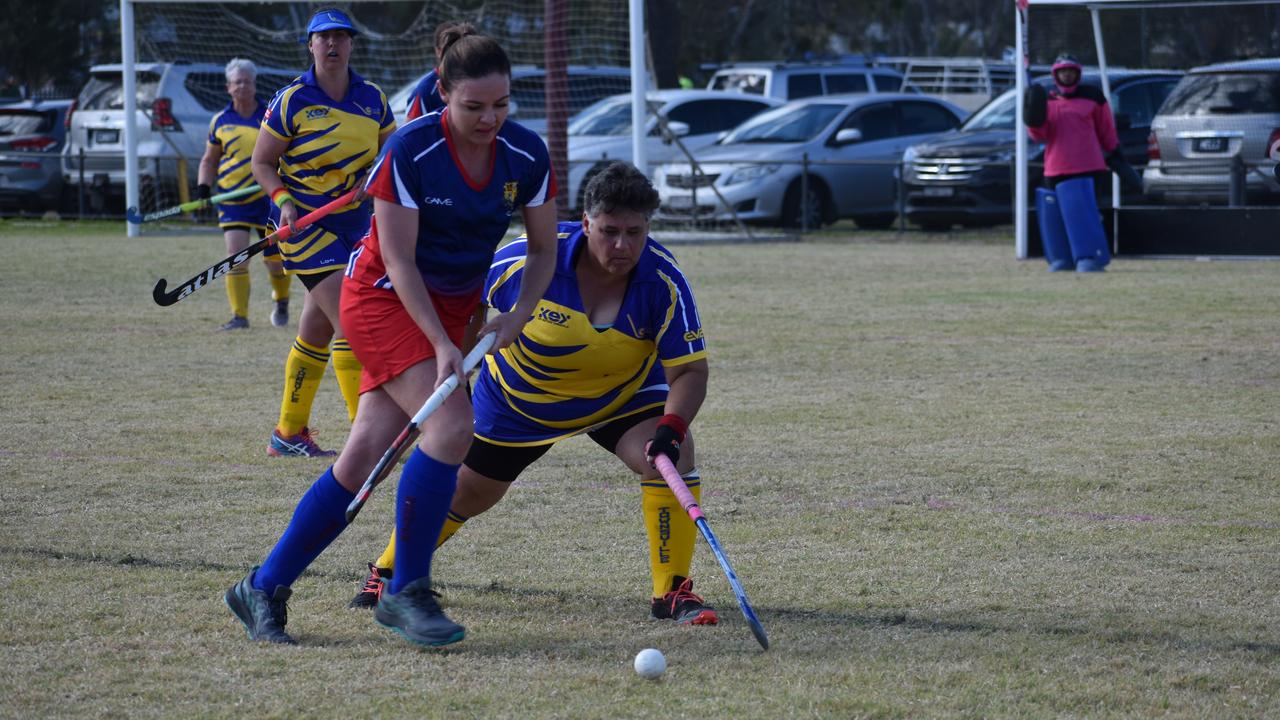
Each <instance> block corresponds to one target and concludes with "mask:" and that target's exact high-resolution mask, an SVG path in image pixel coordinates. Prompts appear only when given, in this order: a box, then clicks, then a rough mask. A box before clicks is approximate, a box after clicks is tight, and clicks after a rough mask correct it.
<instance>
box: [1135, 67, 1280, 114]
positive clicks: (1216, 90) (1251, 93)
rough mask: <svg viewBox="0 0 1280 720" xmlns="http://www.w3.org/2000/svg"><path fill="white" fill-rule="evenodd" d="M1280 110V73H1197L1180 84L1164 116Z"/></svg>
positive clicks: (1171, 97)
mask: <svg viewBox="0 0 1280 720" xmlns="http://www.w3.org/2000/svg"><path fill="white" fill-rule="evenodd" d="M1275 112H1280V73H1258V72H1250V73H1246V72H1241V73H1203V74H1200V73H1197V74H1194V75H1187V76H1186V77H1184V78H1183V79H1182V82H1180V83H1178V85H1177V87H1175V88H1174V89H1173V92H1172V93H1170V94H1169V98H1168V99H1167V100H1165V103H1164V106H1163V107H1161V108H1160V114H1161V115H1232V114H1240V113H1275Z"/></svg>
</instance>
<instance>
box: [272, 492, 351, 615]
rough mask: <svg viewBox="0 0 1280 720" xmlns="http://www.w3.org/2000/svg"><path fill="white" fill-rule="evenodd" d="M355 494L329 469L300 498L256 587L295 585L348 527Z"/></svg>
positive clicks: (273, 587)
mask: <svg viewBox="0 0 1280 720" xmlns="http://www.w3.org/2000/svg"><path fill="white" fill-rule="evenodd" d="M355 496H356V495H355V493H353V492H351V491H349V490H347V489H346V488H344V487H342V485H340V484H338V480H337V478H335V477H334V476H333V468H332V467H330V468H329V469H328V470H325V471H324V474H323V475H321V476H320V477H319V478H317V479H316V481H315V482H314V483H312V485H311V489H309V490H307V492H306V494H305V495H303V496H302V499H301V500H299V501H298V507H297V509H296V510H294V511H293V519H292V520H290V521H289V527H287V528H285V531H284V534H283V535H281V536H280V539H279V540H278V541H277V542H276V546H275V547H274V548H272V549H271V553H270V554H269V555H267V559H266V560H264V561H263V562H262V567H260V568H258V572H257V573H255V574H254V576H253V587H255V588H257V589H258V590H262V591H263V592H266V593H267V594H271V593H273V592H275V589H276V586H277V585H284V586H285V587H289V586H291V585H293V583H294V581H295V580H297V579H298V576H299V575H301V574H302V571H303V570H306V569H307V566H308V565H310V564H311V563H312V562H313V561H314V560H315V559H316V558H317V557H319V556H320V553H322V552H324V549H325V548H327V547H329V544H330V543H332V542H333V541H334V540H335V539H337V537H338V535H340V534H342V531H343V529H345V528H346V527H347V505H349V504H350V503H351V500H352V499H353V498H355Z"/></svg>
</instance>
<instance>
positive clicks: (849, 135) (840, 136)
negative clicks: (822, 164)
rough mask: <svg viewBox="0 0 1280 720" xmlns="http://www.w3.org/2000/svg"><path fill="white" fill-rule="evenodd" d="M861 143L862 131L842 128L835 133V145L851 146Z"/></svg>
mask: <svg viewBox="0 0 1280 720" xmlns="http://www.w3.org/2000/svg"><path fill="white" fill-rule="evenodd" d="M856 142H862V131H861V130H859V129H858V128H844V129H842V130H837V131H836V142H835V144H836V145H852V144H853V143H856Z"/></svg>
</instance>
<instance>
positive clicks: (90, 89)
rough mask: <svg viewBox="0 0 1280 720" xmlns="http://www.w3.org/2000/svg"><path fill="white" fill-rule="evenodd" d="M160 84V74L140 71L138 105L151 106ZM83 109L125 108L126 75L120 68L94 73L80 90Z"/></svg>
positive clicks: (80, 104)
mask: <svg viewBox="0 0 1280 720" xmlns="http://www.w3.org/2000/svg"><path fill="white" fill-rule="evenodd" d="M159 86H160V76H159V75H158V74H156V73H153V72H140V73H138V84H137V89H138V101H137V102H138V106H139V107H140V108H142V109H144V110H145V109H148V108H150V107H151V105H152V102H153V101H154V100H155V98H156V89H157V88H158V87H159ZM79 108H80V109H81V110H123V109H124V76H123V74H122V73H121V72H120V71H119V70H115V71H106V72H100V73H94V74H93V76H92V77H90V78H89V82H88V84H86V85H85V86H84V89H83V90H81V91H80V101H79Z"/></svg>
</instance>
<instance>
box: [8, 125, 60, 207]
mask: <svg viewBox="0 0 1280 720" xmlns="http://www.w3.org/2000/svg"><path fill="white" fill-rule="evenodd" d="M70 107H71V101H70V100H24V101H22V102H17V103H12V104H9V105H0V209H3V210H5V211H13V210H22V211H33V212H38V211H42V210H51V209H55V208H57V206H58V203H59V201H60V199H61V197H62V158H61V157H60V154H61V153H62V147H63V145H65V144H66V138H67V129H66V117H67V109H68V108H70Z"/></svg>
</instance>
